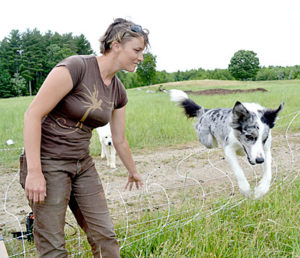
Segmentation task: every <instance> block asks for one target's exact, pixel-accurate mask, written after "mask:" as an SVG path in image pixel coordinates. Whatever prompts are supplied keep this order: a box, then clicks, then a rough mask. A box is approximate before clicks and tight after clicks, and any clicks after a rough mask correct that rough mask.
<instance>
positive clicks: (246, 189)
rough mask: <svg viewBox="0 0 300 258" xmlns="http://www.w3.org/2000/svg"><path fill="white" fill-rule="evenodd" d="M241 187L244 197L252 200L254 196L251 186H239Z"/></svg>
mask: <svg viewBox="0 0 300 258" xmlns="http://www.w3.org/2000/svg"><path fill="white" fill-rule="evenodd" d="M239 187H240V192H241V194H242V195H244V196H245V197H246V198H250V197H251V195H252V191H251V188H250V185H249V184H245V185H243V186H239Z"/></svg>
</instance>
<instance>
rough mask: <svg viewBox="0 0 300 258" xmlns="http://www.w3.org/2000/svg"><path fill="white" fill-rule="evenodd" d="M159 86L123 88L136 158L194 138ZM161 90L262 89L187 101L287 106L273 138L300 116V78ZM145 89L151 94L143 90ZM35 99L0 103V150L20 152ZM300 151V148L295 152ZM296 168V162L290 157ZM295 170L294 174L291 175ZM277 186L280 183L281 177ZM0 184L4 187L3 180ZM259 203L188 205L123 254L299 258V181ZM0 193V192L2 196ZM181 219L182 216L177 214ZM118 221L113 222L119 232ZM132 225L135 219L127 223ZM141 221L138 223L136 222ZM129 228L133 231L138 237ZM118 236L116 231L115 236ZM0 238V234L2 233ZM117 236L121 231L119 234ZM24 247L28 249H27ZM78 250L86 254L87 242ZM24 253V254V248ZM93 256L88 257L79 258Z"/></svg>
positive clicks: (8, 158) (6, 163)
mask: <svg viewBox="0 0 300 258" xmlns="http://www.w3.org/2000/svg"><path fill="white" fill-rule="evenodd" d="M159 87H160V85H153V86H149V87H143V88H142V89H141V90H137V89H130V90H128V91H127V92H128V98H129V103H128V105H127V117H126V130H127V132H126V133H127V138H128V141H129V143H130V146H131V149H132V151H133V153H141V152H144V151H148V150H155V149H157V148H168V147H170V146H172V147H174V146H175V148H176V146H178V145H180V144H185V143H190V142H195V141H196V136H195V131H194V129H193V121H192V120H187V119H186V118H185V117H184V116H183V114H182V110H181V109H180V108H178V107H177V106H176V105H175V104H174V103H171V102H170V101H169V96H168V94H165V93H163V92H159V91H158V88H159ZM163 88H164V89H167V90H168V89H172V88H177V89H183V90H192V91H200V90H206V89H213V88H223V89H254V88H264V89H266V90H267V92H265V93H262V92H255V93H239V94H229V95H222V96H220V95H211V96H195V95H190V97H191V98H192V99H193V100H194V101H195V102H197V103H198V104H200V105H201V106H203V107H205V108H213V107H232V106H233V105H234V103H235V101H237V100H239V101H241V102H258V103H260V104H261V105H262V106H265V107H270V108H277V107H278V106H279V104H280V103H281V102H285V106H284V109H283V111H282V112H281V113H280V120H279V121H278V123H277V125H276V126H275V128H274V133H275V134H284V133H285V130H286V128H287V126H288V125H289V123H290V122H291V119H292V118H293V116H294V114H296V112H299V111H300V98H299V95H300V81H267V82H237V81H209V80H207V81H206V80H205V81H189V82H176V83H168V84H163ZM147 90H152V91H154V92H152V93H147V92H146V91H147ZM31 101H32V97H20V98H12V99H1V100H0V110H1V123H0V148H2V149H4V148H8V146H6V143H5V142H6V140H8V139H13V140H14V142H15V144H14V145H12V146H10V147H11V148H12V147H14V148H21V147H23V136H22V129H23V114H24V112H25V110H26V108H27V107H28V105H29V104H30V102H31ZM299 120H300V119H299V117H298V118H297V120H295V122H294V123H293V124H292V126H291V127H290V132H293V133H298V132H299V130H300V122H299ZM297 151H298V152H299V151H300V150H297ZM19 152H20V151H19V150H16V151H9V152H6V151H1V152H0V155H1V158H0V164H1V167H8V168H17V167H18V159H17V156H18V153H19ZM99 152H100V145H99V143H98V139H97V137H96V134H94V135H93V138H92V141H91V153H92V155H96V154H97V155H98V154H99ZM295 162H297V164H299V160H295ZM289 172H293V173H296V174H297V173H298V172H299V171H289ZM279 182H280V180H279ZM0 183H1V184H2V183H3V182H0ZM279 185H280V186H278V187H277V188H276V191H272V192H271V193H270V194H268V195H267V196H266V197H265V198H263V199H262V200H259V201H253V200H244V199H234V202H232V203H231V205H230V206H228V207H227V208H226V209H222V210H220V211H219V212H216V213H215V214H211V215H210V216H208V214H209V213H210V211H211V209H212V207H214V205H216V204H215V203H216V202H217V206H218V207H219V206H222V205H223V204H225V203H226V202H227V201H228V197H227V198H226V197H224V198H222V197H218V199H217V200H211V202H212V203H209V202H207V203H206V206H205V207H204V209H202V210H201V213H198V212H199V211H198V210H197V209H195V207H197V204H196V203H194V202H193V201H190V202H189V203H188V204H187V205H188V206H186V207H181V209H186V210H189V209H191V212H190V214H189V216H190V217H191V218H192V217H193V216H195V218H194V219H192V220H191V221H190V222H189V223H186V222H187V220H186V219H185V218H180V217H176V216H174V217H173V218H172V219H173V222H172V221H171V224H170V225H171V226H167V227H164V226H163V223H162V221H161V220H157V224H155V223H149V228H147V225H145V224H143V227H144V228H143V231H147V230H149V231H151V232H154V234H153V236H152V237H147V238H144V239H142V238H139V239H137V241H136V242H134V240H132V244H130V245H128V246H126V243H125V246H124V247H123V248H122V250H121V254H122V257H300V240H299V239H300V231H299V229H300V220H299V214H300V207H299V205H300V202H299V196H300V180H299V177H298V179H295V181H294V182H293V183H292V184H285V183H284V184H279ZM1 195H2V193H1ZM164 212H165V211H163V210H161V211H159V212H155V213H150V212H149V213H148V214H146V215H143V216H144V217H141V218H139V220H138V221H143V220H145V221H149V220H155V219H157V218H160V217H163V216H165V214H164ZM178 216H179V215H178ZM122 223H123V222H121V221H119V222H116V223H115V227H116V228H118V227H120V225H121V224H122ZM131 223H134V221H131ZM137 223H138V222H137ZM135 230H136V231H137V232H139V230H140V229H134V228H133V229H131V230H130V231H131V232H130V233H131V234H133V235H134V234H135ZM118 232H119V231H118ZM0 233H1V232H0ZM118 234H119V235H118V238H120V239H122V238H123V237H124V235H123V234H125V233H122V232H120V233H118ZM67 245H68V249H69V250H75V251H76V248H77V245H76V243H75V242H74V243H73V242H72V241H69V242H68V243H67ZM8 248H9V251H10V253H11V254H12V253H18V252H19V251H20V249H19V250H18V248H20V247H15V246H8ZM28 248H31V246H30V245H29V246H28ZM83 248H84V249H85V250H89V247H88V244H87V242H86V241H84V244H83ZM21 251H22V250H21ZM75 257H91V254H90V253H89V252H86V253H84V255H82V256H79V255H78V256H75Z"/></svg>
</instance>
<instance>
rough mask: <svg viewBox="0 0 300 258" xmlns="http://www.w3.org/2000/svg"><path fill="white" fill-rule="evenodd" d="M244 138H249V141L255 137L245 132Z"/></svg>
mask: <svg viewBox="0 0 300 258" xmlns="http://www.w3.org/2000/svg"><path fill="white" fill-rule="evenodd" d="M246 139H247V140H249V141H254V140H255V138H254V137H253V136H252V135H251V134H247V135H246Z"/></svg>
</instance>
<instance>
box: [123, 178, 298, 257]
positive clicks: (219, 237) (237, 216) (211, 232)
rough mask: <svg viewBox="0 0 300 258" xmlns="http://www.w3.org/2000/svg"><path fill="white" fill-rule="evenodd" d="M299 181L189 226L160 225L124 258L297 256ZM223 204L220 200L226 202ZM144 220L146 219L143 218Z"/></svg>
mask: <svg viewBox="0 0 300 258" xmlns="http://www.w3.org/2000/svg"><path fill="white" fill-rule="evenodd" d="M299 193H300V181H299V180H298V181H296V183H295V184H294V185H293V187H287V186H283V187H279V188H278V189H276V191H273V192H272V193H271V194H270V195H268V196H266V197H265V198H264V199H263V200H260V201H253V200H246V201H244V202H243V203H241V204H240V205H237V206H235V207H233V208H225V209H222V210H221V211H219V212H217V213H215V214H213V215H211V216H207V214H208V212H209V211H208V210H204V211H202V212H201V213H200V214H199V216H197V217H195V219H194V220H192V221H191V222H190V223H186V224H184V223H180V222H179V223H177V224H175V225H174V226H173V227H172V228H170V227H165V228H164V229H163V230H162V231H161V232H158V234H157V235H156V236H155V237H154V238H146V239H145V240H144V241H139V242H137V243H135V244H133V245H130V246H127V247H126V248H124V250H122V255H123V257H299V256H300V231H299V229H300V220H299V211H300V210H299ZM225 202H226V200H220V203H225ZM147 219H148V218H147Z"/></svg>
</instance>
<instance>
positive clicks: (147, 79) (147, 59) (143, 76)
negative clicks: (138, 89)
mask: <svg viewBox="0 0 300 258" xmlns="http://www.w3.org/2000/svg"><path fill="white" fill-rule="evenodd" d="M136 73H137V76H138V79H139V81H140V82H141V84H142V85H151V84H153V82H154V81H155V75H156V56H154V55H152V54H151V53H150V52H148V53H146V54H144V61H143V62H141V63H139V64H138V67H137V70H136Z"/></svg>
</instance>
